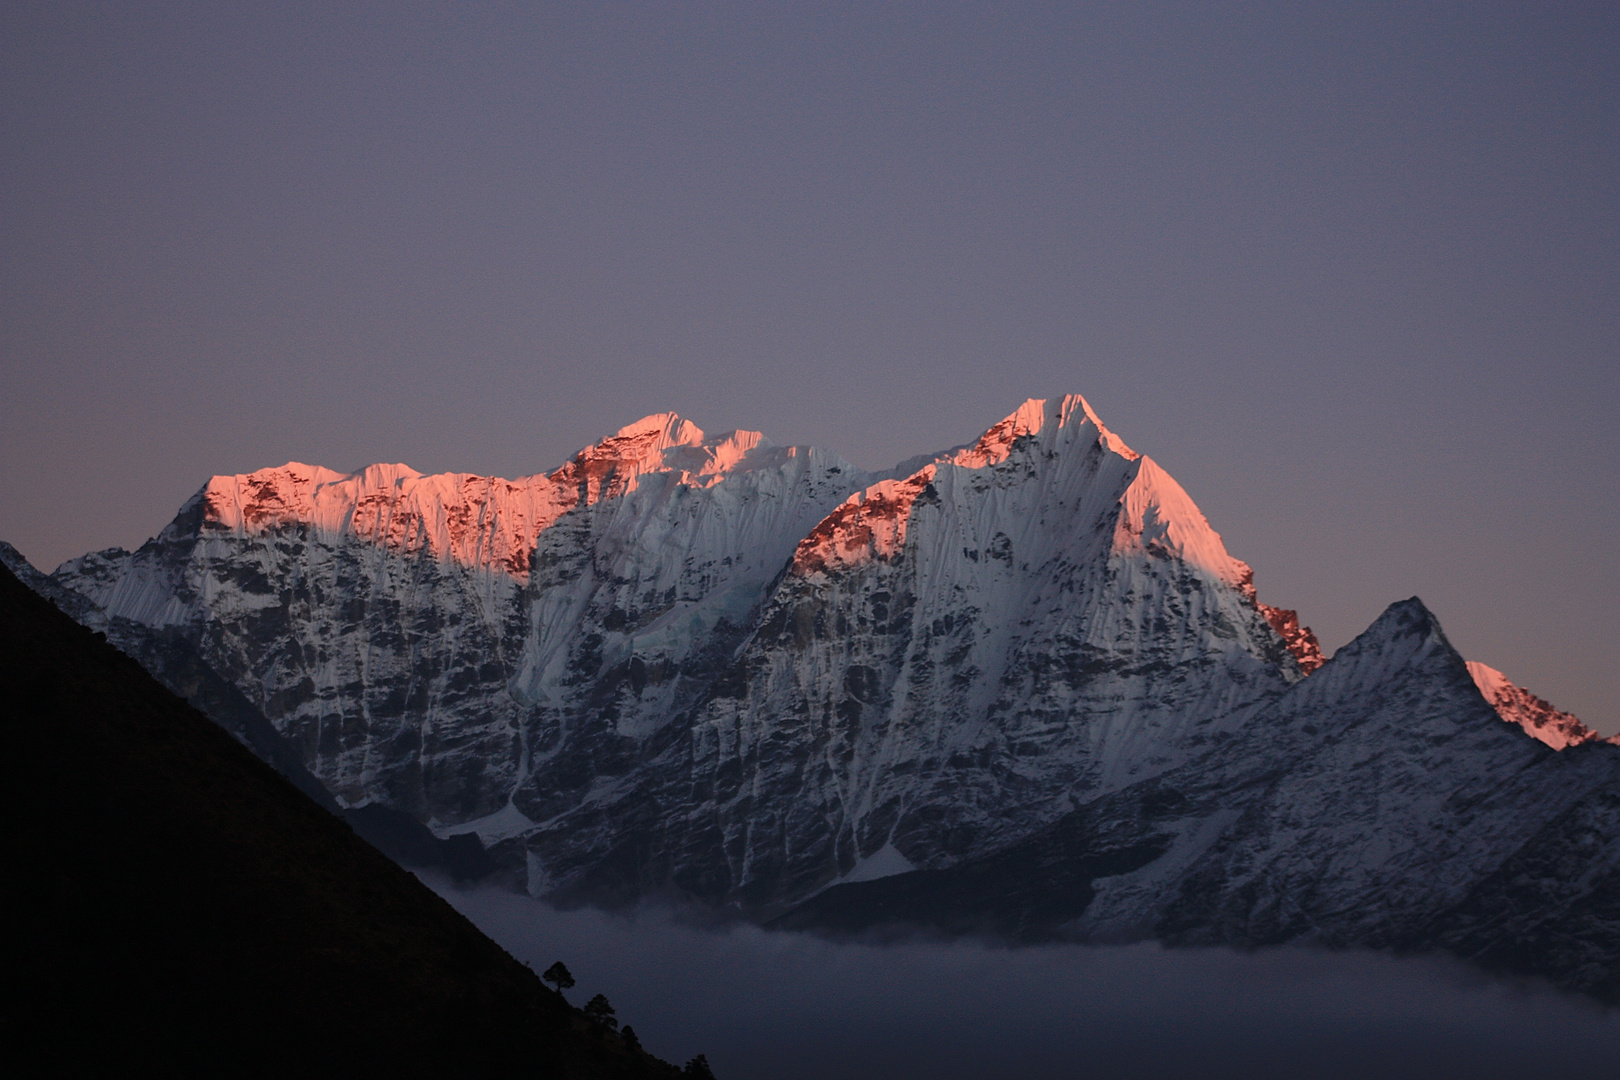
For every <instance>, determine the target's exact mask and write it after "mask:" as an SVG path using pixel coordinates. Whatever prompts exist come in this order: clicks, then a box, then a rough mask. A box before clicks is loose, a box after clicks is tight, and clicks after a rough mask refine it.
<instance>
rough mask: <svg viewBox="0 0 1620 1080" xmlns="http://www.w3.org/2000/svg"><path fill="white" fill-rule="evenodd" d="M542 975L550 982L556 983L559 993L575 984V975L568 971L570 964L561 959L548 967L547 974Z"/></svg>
mask: <svg viewBox="0 0 1620 1080" xmlns="http://www.w3.org/2000/svg"><path fill="white" fill-rule="evenodd" d="M540 977H541V978H542V979H544V980H546V982H548V983H556V984H557V993H559V994H561V993H562V992H563V991H564V990H568V989H571V988H572V987H573V985H574V977H573V976H572V975H570V974H569V973H568V966H567V965H566V964H564V963H563V962H562V961H561V960H559V961H557V962H556V963H555V964H552V965H551V966H550V967H548V968H546V970H545V974H543V975H541V976H540Z"/></svg>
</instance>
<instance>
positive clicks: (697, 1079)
mask: <svg viewBox="0 0 1620 1080" xmlns="http://www.w3.org/2000/svg"><path fill="white" fill-rule="evenodd" d="M681 1075H682V1076H684V1077H687V1078H689V1080H714V1073H712V1072H710V1071H709V1059H708V1058H706V1057H704V1056H703V1055H702V1054H699V1055H698V1056H697V1057H695V1058H693V1059H692V1060H691V1061H688V1062H687V1063H686V1068H684V1069H682V1070H681Z"/></svg>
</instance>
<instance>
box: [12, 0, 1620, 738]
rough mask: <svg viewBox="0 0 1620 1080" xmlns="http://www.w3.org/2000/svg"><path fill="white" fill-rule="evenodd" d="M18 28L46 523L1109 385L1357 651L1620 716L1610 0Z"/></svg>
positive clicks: (19, 420) (1102, 399)
mask: <svg viewBox="0 0 1620 1080" xmlns="http://www.w3.org/2000/svg"><path fill="white" fill-rule="evenodd" d="M334 7H336V6H335V5H328V4H309V5H299V4H277V5H261V4H225V3H208V4H196V5H186V4H176V5H165V4H141V5H130V4H125V5H118V6H103V5H76V4H55V3H53V4H48V5H46V4H29V3H22V2H13V3H10V4H7V5H5V8H4V11H3V13H0V53H3V71H0V79H3V85H4V91H3V100H4V115H3V121H0V123H3V136H0V138H3V143H0V145H3V147H4V153H3V154H0V194H3V199H4V202H3V206H4V208H5V209H4V212H3V213H0V267H3V269H0V346H3V349H4V359H3V363H0V418H3V428H0V447H3V452H4V462H5V469H4V470H3V471H0V538H5V539H9V540H11V541H12V542H14V543H16V544H17V545H18V546H19V547H20V548H21V549H22V550H23V552H24V553H25V554H26V555H28V556H29V557H30V558H31V559H32V560H33V561H34V562H36V563H37V564H39V565H41V566H43V567H45V568H50V567H52V566H54V565H55V564H56V563H57V562H58V561H60V560H61V559H63V558H67V557H69V556H72V555H76V554H79V553H81V552H83V551H86V550H89V549H92V548H98V547H103V546H107V545H112V544H121V545H125V546H133V545H135V544H138V543H140V542H141V541H142V540H144V539H145V538H146V537H148V536H150V535H151V534H152V533H153V532H155V531H156V530H157V529H159V528H160V527H161V526H162V525H163V524H164V523H165V522H166V521H167V520H168V518H169V517H171V516H172V515H173V513H174V510H175V509H176V508H177V507H178V506H179V504H180V503H181V502H182V501H183V500H184V499H185V498H186V497H187V496H188V495H189V494H190V493H191V492H193V491H194V490H196V489H197V488H198V487H199V486H200V485H201V484H202V482H203V480H204V479H205V478H206V477H207V476H208V475H209V474H211V473H218V472H239V471H247V470H250V469H253V468H257V467H261V466H265V465H272V464H280V463H281V462H284V461H286V460H288V459H298V460H302V461H308V462H313V463H318V464H323V465H327V466H329V467H332V468H338V469H349V468H354V467H357V466H360V465H363V464H366V463H369V462H373V461H405V462H408V463H409V464H411V465H412V466H414V467H416V468H418V469H422V470H425V471H440V470H448V469H454V470H465V471H476V472H486V473H495V474H500V475H508V476H512V475H522V474H526V473H532V472H537V471H542V470H548V469H551V468H553V467H555V466H556V465H558V464H560V463H561V462H562V461H563V460H564V459H565V458H566V457H567V456H568V454H570V453H571V452H573V451H574V450H576V449H577V448H579V447H580V446H581V445H583V444H585V443H587V442H590V441H593V440H595V439H597V438H599V437H601V436H602V435H604V434H606V433H608V432H610V431H612V430H614V429H616V428H618V427H620V426H621V425H623V424H626V423H628V422H630V421H632V420H634V419H636V418H638V417H639V416H641V415H643V414H645V413H649V412H655V411H663V410H666V409H674V410H677V411H679V412H680V413H682V414H683V415H685V416H688V417H690V418H691V419H692V420H694V421H695V422H696V423H698V424H699V425H701V426H703V427H705V428H707V429H710V430H724V429H726V428H731V427H748V428H758V429H761V430H763V431H765V432H766V434H767V435H769V436H770V437H771V438H773V439H775V440H776V441H778V442H813V443H817V444H820V445H824V446H828V447H831V448H833V449H836V450H838V451H840V452H842V453H843V454H844V455H845V456H847V457H849V458H851V459H852V460H854V461H856V462H858V463H860V464H863V465H867V466H871V467H880V466H886V465H890V464H893V463H894V462H895V461H897V460H899V459H901V458H903V457H907V456H909V455H911V454H914V453H919V452H923V451H928V450H934V449H938V448H941V447H944V446H948V445H951V444H954V443H959V442H962V441H965V440H968V439H971V438H972V437H974V436H975V435H977V433H978V432H979V431H981V430H982V429H983V428H985V427H987V426H989V425H990V424H991V423H993V422H994V421H995V420H997V419H999V418H1000V417H1001V416H1003V415H1004V414H1006V413H1007V412H1009V411H1011V410H1012V409H1013V408H1014V407H1015V406H1016V405H1017V404H1018V402H1019V401H1021V400H1022V399H1023V398H1025V397H1029V396H1047V395H1051V394H1060V393H1063V392H1066V391H1075V392H1079V393H1083V394H1085V395H1086V396H1087V397H1088V398H1089V399H1090V400H1091V402H1092V404H1093V405H1094V406H1095V407H1096V409H1097V410H1098V411H1099V413H1100V414H1101V415H1102V417H1103V418H1104V420H1105V421H1107V422H1108V423H1109V424H1110V426H1112V427H1113V428H1115V429H1116V430H1117V431H1118V432H1119V433H1120V434H1121V435H1122V436H1123V437H1124V438H1125V439H1126V441H1127V442H1129V443H1130V444H1131V445H1132V446H1134V447H1135V448H1136V449H1138V450H1142V451H1144V452H1146V453H1149V454H1151V455H1152V456H1154V457H1155V458H1156V459H1157V460H1159V461H1160V463H1161V464H1163V465H1164V466H1165V468H1166V469H1168V470H1169V471H1170V473H1171V474H1172V475H1174V476H1175V477H1176V478H1177V479H1179V480H1180V481H1181V483H1182V484H1183V486H1185V487H1186V488H1187V489H1188V491H1189V492H1190V493H1191V494H1192V496H1193V498H1194V499H1195V500H1197V502H1198V503H1199V505H1200V506H1201V507H1202V508H1203V509H1204V511H1205V513H1206V514H1208V516H1209V518H1210V520H1211V521H1212V522H1213V524H1214V525H1215V527H1216V528H1217V529H1219V530H1220V531H1221V532H1222V533H1223V535H1224V536H1225V538H1226V540H1227V544H1228V547H1229V548H1230V549H1231V551H1232V552H1233V554H1235V555H1237V556H1238V557H1239V558H1242V559H1245V560H1247V561H1248V562H1250V563H1251V564H1252V565H1253V566H1254V568H1255V573H1256V578H1257V583H1258V585H1259V588H1260V592H1261V596H1262V598H1263V599H1266V600H1267V601H1269V602H1271V603H1274V604H1280V605H1284V606H1290V607H1297V608H1299V609H1300V612H1301V616H1302V617H1303V618H1304V620H1305V621H1306V622H1308V623H1310V624H1311V625H1312V626H1314V627H1315V628H1316V629H1317V630H1318V632H1319V633H1320V634H1321V636H1322V638H1323V641H1324V644H1325V645H1327V646H1329V647H1336V646H1338V645H1341V644H1343V643H1344V642H1345V641H1347V640H1348V639H1349V638H1350V637H1352V636H1354V635H1355V634H1356V633H1357V632H1359V631H1360V630H1361V629H1362V628H1363V627H1364V626H1365V625H1366V624H1367V623H1368V622H1370V621H1371V620H1372V619H1373V618H1374V617H1375V616H1376V615H1377V614H1378V612H1379V611H1380V610H1381V609H1382V608H1383V607H1384V605H1386V604H1387V603H1389V602H1390V601H1393V600H1398V599H1402V598H1404V597H1406V596H1410V595H1412V594H1414V593H1415V594H1417V595H1419V596H1421V597H1422V598H1423V599H1424V600H1425V601H1426V602H1427V603H1428V604H1429V606H1430V607H1432V608H1433V609H1434V610H1435V611H1436V613H1437V614H1438V615H1439V616H1440V619H1441V621H1442V622H1443V624H1444V625H1445V627H1446V629H1447V631H1448V632H1449V633H1450V635H1451V637H1452V640H1453V641H1454V642H1455V643H1456V644H1457V645H1458V647H1459V648H1460V649H1461V650H1462V651H1463V652H1464V654H1465V655H1467V656H1469V657H1471V658H1473V659H1479V660H1483V661H1485V662H1486V663H1489V664H1492V665H1495V666H1496V667H1499V668H1501V669H1503V670H1504V671H1506V672H1507V674H1508V675H1509V676H1510V677H1511V678H1513V679H1515V680H1516V681H1518V682H1520V683H1521V684H1523V685H1526V686H1528V687H1530V688H1531V689H1532V690H1534V691H1536V692H1538V693H1540V694H1542V695H1543V696H1545V697H1548V698H1550V699H1551V700H1553V701H1554V702H1555V703H1556V704H1558V705H1559V706H1560V707H1563V708H1567V709H1572V710H1573V711H1575V712H1577V713H1579V714H1580V715H1582V716H1583V717H1584V718H1586V719H1587V720H1588V721H1589V722H1591V723H1593V724H1594V726H1596V727H1598V728H1599V729H1601V730H1603V731H1605V732H1611V733H1612V732H1615V731H1620V646H1617V644H1616V642H1617V641H1620V568H1617V556H1620V498H1617V496H1620V490H1617V489H1620V434H1617V426H1616V423H1615V419H1614V418H1615V416H1616V413H1617V411H1620V410H1617V406H1620V319H1617V314H1620V179H1617V178H1620V108H1617V99H1620V8H1616V7H1615V6H1614V5H1612V4H1590V5H1578V4H1577V5H1556V4H1534V5H1531V4H1525V5H1500V4H1489V3H1467V4H1458V5H1450V6H1448V5H1432V4H1431V5H1421V6H1413V5H1399V6H1394V5H1391V6H1384V5H1375V4H1359V5H1336V4H1321V5H1298V4H1291V5H1269V4H1248V5H1243V6H1241V7H1238V6H1236V5H1234V6H1230V7H1223V8H1222V9H1221V10H1220V11H1218V12H1217V11H1215V10H1213V8H1214V6H1213V5H1204V4H1187V5H1173V6H1153V5H1144V4H1137V3H1130V4H1097V5H1081V4H1061V5H1060V4H1053V5H1042V6H1024V5H994V6H992V5H960V6H957V5H948V4H927V5H923V4H913V5H905V6H885V5H875V4H872V3H860V4H851V5H847V6H845V5H832V4H821V5H796V6H792V7H788V6H774V5H768V4H763V3H748V4H738V5H735V6H730V5H709V4H670V5H647V4H634V5H629V4H626V5H620V6H609V5H604V4H600V3H592V4H582V5H578V6H560V5H554V6H536V5H512V6H506V7H503V6H499V5H494V4H481V5H465V6H451V5H443V4H440V5H431V6H426V5H424V6H420V7H417V6H412V5H409V4H404V3H398V2H393V3H388V4H378V5H374V6H367V5H343V10H341V11H334V10H333V9H334Z"/></svg>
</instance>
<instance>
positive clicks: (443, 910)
mask: <svg viewBox="0 0 1620 1080" xmlns="http://www.w3.org/2000/svg"><path fill="white" fill-rule="evenodd" d="M0 686H4V687H5V690H4V694H5V696H6V708H5V709H4V725H5V729H4V731H5V746H6V753H5V756H4V759H3V760H4V769H5V775H4V781H5V784H4V786H5V790H6V793H7V798H8V801H9V803H10V807H11V810H10V818H11V821H10V826H9V828H8V830H7V833H8V841H7V848H8V852H7V856H8V857H7V868H6V869H7V873H6V885H5V894H6V895H5V905H6V911H7V913H8V916H9V918H8V930H9V934H10V937H9V942H8V948H7V952H8V954H9V956H8V960H7V972H8V975H9V980H8V981H9V983H10V985H11V987H12V988H13V991H14V992H15V993H16V996H14V997H13V1006H11V1007H9V1008H8V1010H7V1018H6V1027H7V1029H8V1030H7V1032H6V1042H7V1048H8V1049H7V1053H8V1057H11V1058H12V1059H13V1060H16V1061H21V1060H33V1061H34V1062H35V1063H36V1064H37V1066H38V1067H39V1071H40V1073H41V1074H72V1073H79V1074H89V1073H93V1072H95V1071H97V1070H101V1069H105V1068H107V1067H108V1066H110V1065H113V1064H116V1065H117V1067H118V1068H119V1069H120V1071H123V1070H136V1069H140V1070H145V1069H157V1070H162V1072H164V1073H167V1074H179V1075H197V1074H203V1073H206V1074H208V1075H266V1076H272V1075H273V1076H289V1075H337V1074H343V1075H401V1076H418V1075H423V1076H425V1075H432V1076H470V1075H479V1076H489V1075H503V1074H504V1073H503V1072H500V1071H493V1072H492V1070H511V1072H512V1073H515V1074H518V1075H542V1076H558V1077H581V1078H585V1077H669V1076H678V1075H680V1071H679V1070H677V1069H676V1068H675V1067H673V1066H671V1065H668V1064H667V1063H665V1062H662V1061H659V1060H657V1059H655V1058H652V1057H650V1056H648V1055H646V1054H644V1053H642V1052H640V1051H638V1050H633V1049H631V1048H629V1047H627V1045H626V1044H625V1042H624V1041H623V1040H621V1039H620V1038H619V1037H618V1036H617V1035H614V1034H611V1033H609V1032H608V1031H607V1030H606V1029H605V1028H603V1027H601V1026H600V1025H596V1024H593V1023H591V1022H590V1021H589V1020H587V1019H586V1018H585V1017H584V1016H583V1015H582V1014H581V1013H580V1012H579V1011H578V1010H576V1009H574V1008H573V1007H571V1006H570V1005H568V1004H567V1003H566V1002H565V1001H564V1000H563V999H562V998H561V997H560V996H559V995H557V994H556V993H554V992H552V991H551V990H549V989H548V988H546V987H545V986H544V985H542V984H541V982H540V981H539V979H538V978H537V977H536V976H535V975H534V973H533V972H532V971H530V970H529V969H528V968H526V967H524V966H523V965H521V964H519V963H518V962H517V961H515V960H513V959H512V958H511V957H510V956H508V955H507V954H506V953H505V952H504V951H502V950H501V948H500V947H499V946H497V945H496V944H495V943H493V942H492V941H490V940H489V939H488V938H486V937H485V936H484V935H483V934H481V933H480V932H479V931H478V930H477V929H476V928H475V927H473V926H472V924H471V923H469V922H467V921H466V920H465V919H464V918H462V917H461V916H460V915H459V914H457V913H456V912H455V911H454V910H453V909H451V908H450V907H449V906H448V905H447V904H445V903H444V902H443V901H442V900H440V899H439V898H438V897H437V896H435V895H434V894H433V893H432V892H431V891H430V890H428V889H427V888H426V887H425V886H423V885H422V884H421V883H420V882H418V881H417V880H416V879H415V878H414V877H412V876H411V875H410V874H409V873H408V872H406V871H405V870H402V869H401V868H400V867H398V866H396V865H395V864H394V863H392V862H390V861H389V859H388V858H386V857H385V856H383V855H382V854H381V853H379V852H378V851H377V850H376V849H374V848H373V847H371V846H370V845H368V844H367V843H365V842H364V841H362V840H361V839H360V838H359V837H358V836H356V835H355V833H354V832H353V831H352V830H351V829H350V827H349V826H348V825H347V824H346V823H345V822H344V821H343V820H341V819H340V818H338V817H335V816H334V815H333V814H332V813H330V812H329V811H328V810H327V809H325V808H323V807H322V806H320V805H318V804H317V803H316V802H315V801H314V800H312V799H311V798H309V797H307V796H306V795H305V794H303V793H301V792H299V791H298V790H297V789H296V788H295V787H294V786H293V785H292V784H291V783H290V782H288V781H287V780H286V779H284V778H283V777H282V776H280V775H277V773H276V772H275V771H274V770H273V769H272V768H270V767H269V766H267V765H266V764H264V763H263V762H261V761H260V760H258V758H256V757H255V756H254V755H253V753H251V752H250V751H249V750H248V749H247V748H245V747H244V746H242V745H240V744H239V743H238V742H237V741H236V740H234V739H233V738H232V737H231V736H230V735H229V734H227V733H226V732H225V731H224V730H222V729H221V728H220V727H218V726H216V725H215V724H214V723H211V722H210V721H209V720H208V719H206V718H204V717H203V716H202V715H201V714H199V713H198V712H196V711H195V710H194V709H192V708H191V707H190V706H188V705H186V704H185V703H184V702H183V701H181V700H179V699H178V698H177V697H175V695H174V694H173V693H171V692H170V691H168V690H167V689H165V688H164V687H162V686H160V685H159V684H158V683H157V682H155V681H154V680H153V679H152V677H151V676H150V675H148V674H147V672H146V671H144V670H143V669H142V668H141V666H140V665H139V664H137V663H136V662H135V661H134V660H132V659H130V658H129V657H127V656H125V655H123V654H121V653H120V652H119V651H118V650H116V649H114V648H113V647H112V646H111V645H109V644H107V642H106V640H105V637H104V635H103V634H102V633H99V632H95V631H92V630H90V629H88V628H85V627H82V626H79V625H77V624H76V623H74V622H73V621H72V620H71V619H70V618H69V617H68V616H67V615H65V614H63V613H62V612H61V611H59V610H57V609H56V607H54V606H53V605H52V604H51V603H49V602H48V601H46V600H44V599H42V598H41V597H39V596H37V595H35V594H34V593H33V592H31V591H30V590H29V589H28V588H26V587H25V586H24V585H22V584H21V583H20V582H19V581H18V580H17V578H16V577H15V576H13V575H12V574H11V573H9V572H7V571H4V570H0Z"/></svg>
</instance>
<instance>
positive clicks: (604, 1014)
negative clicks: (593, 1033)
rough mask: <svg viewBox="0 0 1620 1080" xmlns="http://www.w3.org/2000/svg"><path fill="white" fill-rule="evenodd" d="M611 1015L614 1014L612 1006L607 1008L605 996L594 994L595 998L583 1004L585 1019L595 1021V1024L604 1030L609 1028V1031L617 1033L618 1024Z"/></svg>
mask: <svg viewBox="0 0 1620 1080" xmlns="http://www.w3.org/2000/svg"><path fill="white" fill-rule="evenodd" d="M612 1014H614V1009H612V1006H609V1004H608V996H606V994H596V996H595V997H591V999H590V1001H588V1002H585V1015H586V1017H590V1018H591V1020H595V1022H596V1023H599V1025H603V1027H604V1028H611V1030H614V1031H617V1030H619V1022H617V1020H616V1018H614V1015H612Z"/></svg>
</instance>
